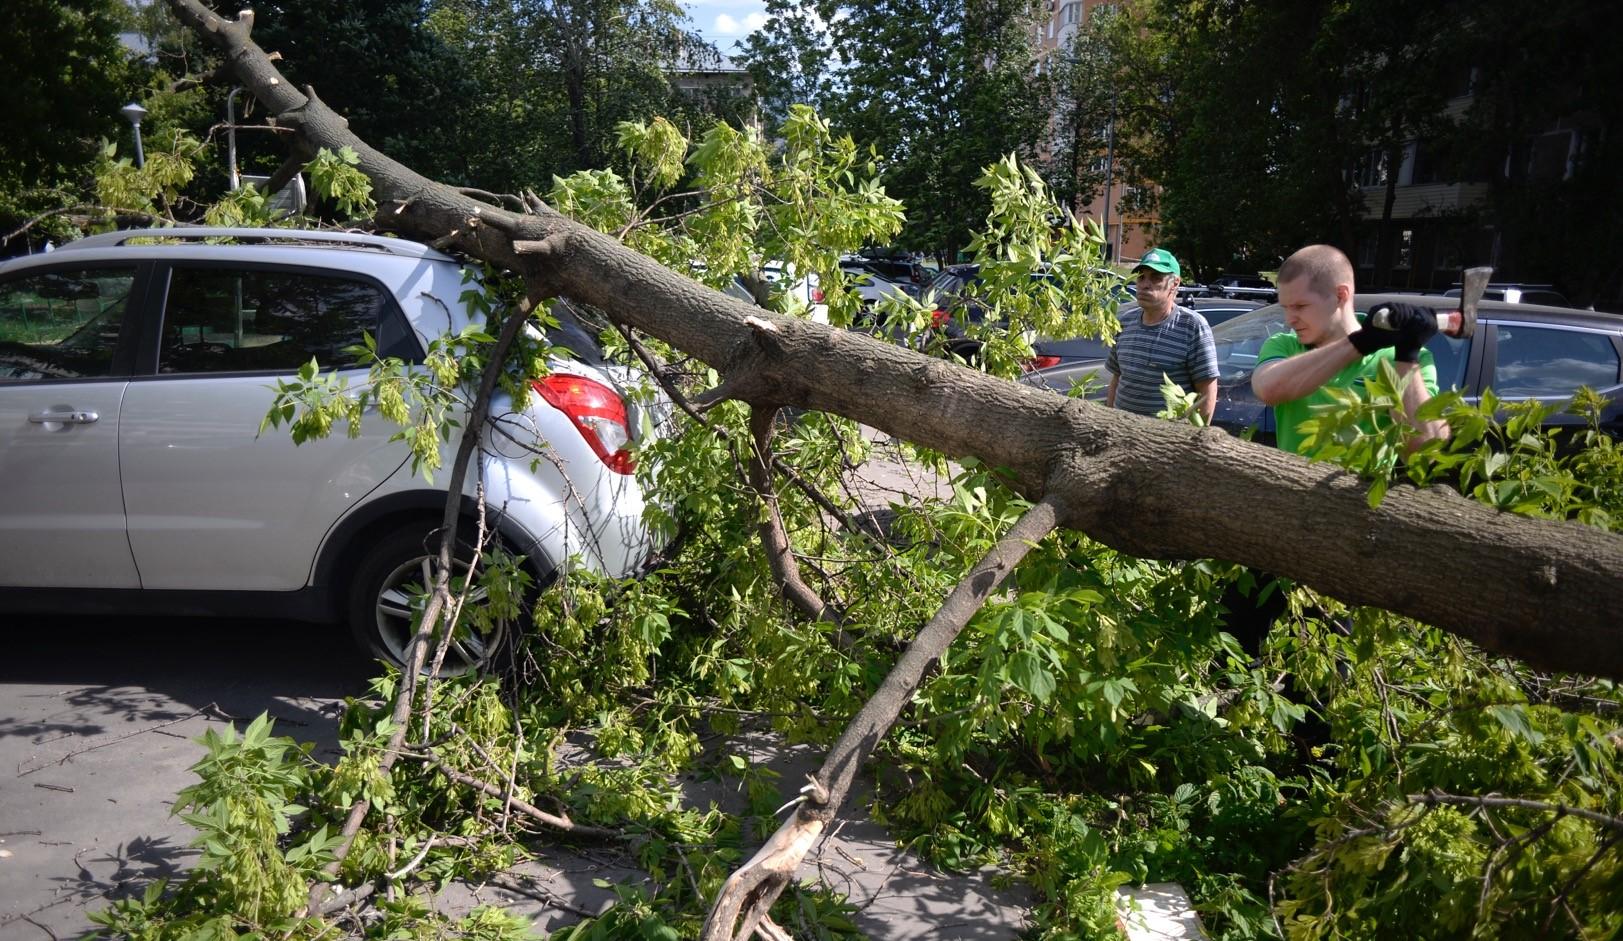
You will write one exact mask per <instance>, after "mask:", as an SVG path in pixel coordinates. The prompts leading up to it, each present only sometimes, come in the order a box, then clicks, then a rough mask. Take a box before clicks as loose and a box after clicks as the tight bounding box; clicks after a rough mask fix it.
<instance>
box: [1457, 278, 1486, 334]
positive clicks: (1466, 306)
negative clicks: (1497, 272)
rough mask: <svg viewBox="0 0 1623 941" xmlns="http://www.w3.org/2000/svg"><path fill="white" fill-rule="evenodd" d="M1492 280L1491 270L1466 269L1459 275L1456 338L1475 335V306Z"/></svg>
mask: <svg viewBox="0 0 1623 941" xmlns="http://www.w3.org/2000/svg"><path fill="white" fill-rule="evenodd" d="M1492 279H1493V269H1492V268H1489V267H1484V268H1467V269H1465V270H1464V271H1463V272H1461V274H1460V332H1459V333H1458V334H1457V335H1458V336H1462V337H1468V336H1471V335H1472V334H1474V333H1476V305H1477V303H1478V302H1479V301H1481V300H1482V292H1483V291H1485V290H1487V287H1488V282H1489V281H1490V280H1492Z"/></svg>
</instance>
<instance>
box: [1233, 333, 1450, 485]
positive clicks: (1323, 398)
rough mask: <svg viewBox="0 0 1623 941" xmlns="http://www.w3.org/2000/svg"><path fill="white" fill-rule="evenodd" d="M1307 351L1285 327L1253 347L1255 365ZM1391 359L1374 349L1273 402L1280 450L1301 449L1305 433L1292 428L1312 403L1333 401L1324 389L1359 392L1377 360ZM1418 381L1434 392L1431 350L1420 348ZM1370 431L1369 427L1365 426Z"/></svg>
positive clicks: (1376, 371)
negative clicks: (1313, 385)
mask: <svg viewBox="0 0 1623 941" xmlns="http://www.w3.org/2000/svg"><path fill="white" fill-rule="evenodd" d="M1305 352H1307V347H1306V346H1303V345H1302V341H1301V340H1298V339H1297V338H1296V333H1295V331H1291V330H1287V331H1285V332H1284V333H1276V334H1274V335H1273V336H1271V337H1269V338H1268V339H1267V340H1264V341H1263V344H1262V349H1260V350H1258V351H1257V365H1258V366H1261V365H1262V364H1263V363H1266V362H1269V361H1271V360H1276V359H1286V358H1288V357H1291V356H1295V355H1297V354H1298V353H1305ZM1383 359H1385V360H1391V359H1392V351H1391V350H1390V349H1384V350H1376V351H1375V352H1373V353H1371V354H1369V355H1368V356H1366V357H1364V358H1363V359H1361V360H1358V361H1357V362H1354V363H1350V364H1348V365H1347V367H1346V368H1345V369H1343V370H1341V372H1338V373H1336V375H1335V377H1334V378H1333V379H1331V380H1330V381H1329V382H1327V383H1325V384H1324V385H1322V386H1320V387H1319V388H1317V389H1315V390H1313V391H1312V392H1310V393H1308V394H1307V395H1305V396H1303V397H1301V398H1299V399H1296V400H1295V401H1292V402H1281V403H1279V404H1278V405H1275V406H1274V425H1275V433H1276V436H1277V439H1278V443H1279V447H1280V450H1283V451H1294V452H1296V453H1297V454H1301V453H1302V444H1303V443H1304V442H1305V441H1306V440H1307V436H1306V435H1304V434H1302V433H1301V432H1299V431H1297V430H1296V427H1297V426H1298V425H1300V424H1301V423H1302V422H1304V421H1307V420H1308V419H1309V418H1311V417H1312V413H1313V408H1314V406H1318V405H1329V404H1331V403H1333V402H1334V401H1335V399H1333V398H1331V397H1330V393H1329V392H1328V391H1326V390H1327V389H1328V388H1329V387H1330V386H1336V387H1337V388H1341V389H1352V390H1354V391H1356V392H1359V393H1360V394H1362V392H1363V389H1364V378H1365V377H1366V376H1374V375H1377V374H1379V372H1380V368H1381V367H1380V361H1381V360H1383ZM1420 381H1421V382H1422V383H1424V384H1425V386H1426V391H1427V392H1429V393H1431V394H1432V395H1436V394H1437V364H1436V363H1434V362H1433V361H1432V358H1431V351H1430V350H1428V349H1421V351H1420ZM1369 430H1370V431H1374V429H1373V428H1371V429H1369Z"/></svg>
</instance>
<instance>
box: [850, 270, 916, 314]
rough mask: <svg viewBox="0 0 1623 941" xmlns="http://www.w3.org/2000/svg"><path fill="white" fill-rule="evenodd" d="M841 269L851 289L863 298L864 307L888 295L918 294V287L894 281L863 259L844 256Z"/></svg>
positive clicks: (912, 295) (910, 295)
mask: <svg viewBox="0 0 1623 941" xmlns="http://www.w3.org/2000/svg"><path fill="white" fill-rule="evenodd" d="M840 270H841V271H842V272H844V273H845V276H846V278H847V279H848V280H849V281H850V283H851V289H852V290H854V291H856V292H857V296H858V297H860V298H861V299H862V306H863V307H872V306H874V305H875V304H877V303H879V302H880V301H882V300H884V299H885V298H887V297H900V296H909V297H917V296H918V288H917V287H914V286H912V285H911V284H901V283H898V282H895V281H892V280H891V279H889V278H886V277H884V276H883V275H881V274H879V273H877V272H876V271H875V270H874V269H873V268H872V267H871V266H869V265H868V264H866V263H864V262H862V261H859V260H854V259H850V258H842V259H841V260H840ZM909 288H911V290H909Z"/></svg>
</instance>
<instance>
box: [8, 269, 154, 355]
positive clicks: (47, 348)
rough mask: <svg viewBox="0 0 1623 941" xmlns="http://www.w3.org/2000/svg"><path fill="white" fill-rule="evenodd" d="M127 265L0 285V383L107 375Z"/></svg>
mask: <svg viewBox="0 0 1623 941" xmlns="http://www.w3.org/2000/svg"><path fill="white" fill-rule="evenodd" d="M134 283H135V269H134V268H133V267H107V268H74V269H54V270H52V271H48V272H43V273H37V274H31V275H27V276H25V277H21V278H16V279H13V280H10V281H7V282H5V283H4V284H0V383H9V382H31V381H38V380H49V379H94V378H101V377H104V376H110V375H113V359H114V356H115V354H116V353H117V350H118V338H119V332H120V330H121V329H122V328H123V323H124V313H125V309H126V308H127V307H128V304H129V296H130V288H131V286H132V285H134Z"/></svg>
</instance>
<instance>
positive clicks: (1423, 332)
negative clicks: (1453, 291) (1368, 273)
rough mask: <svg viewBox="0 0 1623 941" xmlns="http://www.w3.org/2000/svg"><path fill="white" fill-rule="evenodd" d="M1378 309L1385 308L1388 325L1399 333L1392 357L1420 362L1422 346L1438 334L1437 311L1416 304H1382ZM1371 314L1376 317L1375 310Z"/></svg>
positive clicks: (1393, 345) (1400, 360) (1403, 361)
mask: <svg viewBox="0 0 1623 941" xmlns="http://www.w3.org/2000/svg"><path fill="white" fill-rule="evenodd" d="M1377 310H1383V315H1384V318H1385V320H1386V323H1387V325H1388V326H1389V327H1390V328H1391V329H1392V330H1394V331H1395V332H1396V333H1397V337H1398V341H1397V342H1396V343H1394V344H1392V358H1393V359H1394V360H1396V361H1398V362H1400V363H1414V362H1418V361H1419V360H1420V349H1421V347H1424V346H1425V345H1426V341H1428V340H1430V339H1431V338H1432V337H1434V336H1436V335H1437V312H1436V311H1434V310H1432V309H1431V308H1430V307H1419V306H1416V305H1414V304H1382V305H1381V307H1380V308H1377ZM1370 316H1371V317H1374V316H1375V311H1370Z"/></svg>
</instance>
